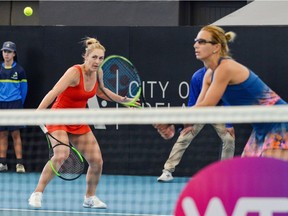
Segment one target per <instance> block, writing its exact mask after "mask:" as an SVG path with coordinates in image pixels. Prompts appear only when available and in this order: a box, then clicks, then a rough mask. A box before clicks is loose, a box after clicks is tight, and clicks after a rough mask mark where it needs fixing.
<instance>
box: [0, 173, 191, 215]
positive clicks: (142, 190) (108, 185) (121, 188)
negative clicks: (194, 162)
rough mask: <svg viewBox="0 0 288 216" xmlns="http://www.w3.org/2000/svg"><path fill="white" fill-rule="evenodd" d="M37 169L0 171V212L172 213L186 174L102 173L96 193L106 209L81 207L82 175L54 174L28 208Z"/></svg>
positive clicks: (25, 213) (185, 181) (83, 189)
mask: <svg viewBox="0 0 288 216" xmlns="http://www.w3.org/2000/svg"><path fill="white" fill-rule="evenodd" d="M39 175H40V174H39V173H25V174H17V173H13V172H6V173H0V179H1V184H0V191H1V196H0V215H1V216H16V215H17V216H28V215H29V216H31V215H32V216H33V215H39V216H42V215H43V216H44V215H45V216H50V215H51V216H55V215H61V216H63V215H64V216H66V215H67V216H68V215H107V216H108V215H110V216H111V215H123V216H132V215H135V216H136V215H137V216H142V215H147V216H152V215H162V216H164V215H165V216H168V215H173V211H174V208H175V204H176V201H177V198H178V195H179V194H180V192H181V191H182V189H183V187H184V186H185V185H186V183H187V182H188V180H189V178H184V177H181V178H180V177H179V178H175V179H174V181H173V182H170V183H159V182H157V180H156V179H157V177H155V176H125V175H102V177H101V180H100V184H99V186H98V187H97V196H98V197H100V198H101V199H102V200H103V201H104V202H105V203H106V204H107V205H108V209H105V210H104V209H101V210H100V209H87V208H83V207H82V203H83V196H84V192H85V175H82V176H81V177H80V178H79V179H77V180H75V181H63V180H61V179H59V178H54V179H53V180H52V182H51V183H50V184H49V185H48V187H47V188H46V191H45V193H44V196H43V202H42V208H41V209H36V210H35V209H31V208H30V207H29V206H28V198H29V196H30V194H31V193H32V192H33V190H34V188H35V186H36V184H37V182H38V179H39Z"/></svg>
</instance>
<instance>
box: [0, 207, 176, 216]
mask: <svg viewBox="0 0 288 216" xmlns="http://www.w3.org/2000/svg"><path fill="white" fill-rule="evenodd" d="M101 210H103V209H101ZM0 211H16V212H41V213H62V214H90V215H121V216H173V215H156V214H129V213H128V214H127V213H111V212H110V213H108V212H107V213H105V212H99V211H97V212H77V211H53V210H40V209H39V210H38V209H37V210H33V209H7V208H3V209H1V208H0Z"/></svg>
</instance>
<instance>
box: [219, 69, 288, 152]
mask: <svg viewBox="0 0 288 216" xmlns="http://www.w3.org/2000/svg"><path fill="white" fill-rule="evenodd" d="M222 100H223V101H224V102H225V103H228V104H230V105H232V106H242V105H243V106H245V105H261V106H263V105H264V106H265V105H267V106H274V105H283V104H287V102H286V101H284V100H283V99H282V98H280V97H279V95H277V94H276V93H275V92H274V91H273V90H271V89H270V88H269V87H268V86H267V85H266V84H265V83H264V82H263V81H262V80H261V79H260V78H259V77H258V76H257V75H256V74H255V73H254V72H253V71H250V74H249V77H248V79H247V80H245V81H244V82H242V83H240V84H237V85H228V86H227V88H226V91H225V93H224V95H223V97H222ZM252 127H253V131H252V134H251V136H250V138H249V140H248V142H247V144H246V146H245V148H244V151H243V154H242V155H243V156H261V154H262V153H263V151H265V150H267V149H288V133H287V131H288V123H274V122H273V123H252Z"/></svg>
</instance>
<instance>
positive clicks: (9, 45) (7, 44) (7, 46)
mask: <svg viewBox="0 0 288 216" xmlns="http://www.w3.org/2000/svg"><path fill="white" fill-rule="evenodd" d="M3 50H10V51H13V52H16V44H15V43H13V42H12V41H6V42H4V43H3V46H2V49H1V51H3Z"/></svg>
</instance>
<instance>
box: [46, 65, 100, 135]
mask: <svg viewBox="0 0 288 216" xmlns="http://www.w3.org/2000/svg"><path fill="white" fill-rule="evenodd" d="M73 67H76V68H77V69H78V71H79V73H80V82H79V84H78V85H77V86H74V87H68V88H67V89H66V90H65V91H63V92H62V93H61V94H60V95H59V96H58V97H57V99H56V101H55V102H54V104H53V106H52V108H51V109H65V108H66V109H67V108H69V109H71V108H86V106H87V102H88V99H89V98H91V97H94V96H95V95H96V92H97V89H98V82H96V83H95V86H94V88H93V89H92V90H91V91H89V92H87V91H85V89H84V79H83V73H82V69H81V67H80V65H74V66H73ZM46 127H47V129H48V131H49V132H50V133H51V132H53V131H56V130H65V131H67V132H68V133H72V134H85V133H88V132H89V131H91V128H90V127H89V125H46Z"/></svg>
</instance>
